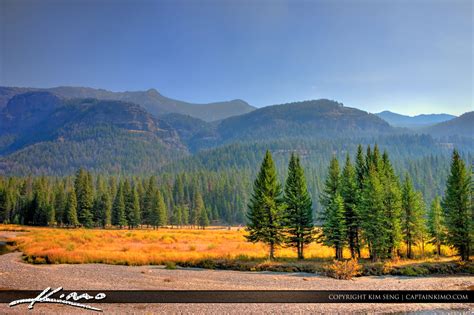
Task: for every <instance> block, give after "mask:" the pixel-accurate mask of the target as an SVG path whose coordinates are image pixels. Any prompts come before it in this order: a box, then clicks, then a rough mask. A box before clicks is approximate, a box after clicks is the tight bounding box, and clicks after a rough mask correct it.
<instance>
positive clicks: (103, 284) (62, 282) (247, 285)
mask: <svg viewBox="0 0 474 315" xmlns="http://www.w3.org/2000/svg"><path fill="white" fill-rule="evenodd" d="M48 286H50V287H53V288H56V287H58V286H62V287H63V288H64V289H65V290H113V289H124V290H139V289H149V290H159V289H162V290H172V289H176V290H186V289H189V290H213V289H215V290H221V289H222V290H226V289H227V290H229V289H249V290H250V289H254V290H265V289H277V290H278V289H290V290H304V289H307V290H369V289H372V290H435V289H446V290H466V289H471V290H472V289H473V288H474V277H472V276H464V275H458V276H438V277H416V278H414V277H394V276H386V277H359V278H355V279H354V280H349V281H345V280H335V279H332V278H328V277H324V276H319V275H315V274H309V273H275V272H239V271H223V270H203V269H176V270H167V269H164V268H163V267H161V266H137V267H132V266H118V265H105V264H55V265H31V264H27V263H24V262H22V260H21V253H19V252H14V253H8V254H5V255H0V290H5V289H34V290H43V289H44V288H46V287H48ZM97 305H100V306H99V307H100V308H101V309H103V311H104V312H105V313H106V314H111V313H120V314H123V313H133V314H150V313H158V314H175V313H193V314H200V313H213V314H223V313H229V314H242V313H266V314H274V313H291V314H295V313H312V314H314V313H326V314H327V313H352V312H358V313H360V312H363V313H367V312H369V313H398V312H417V311H427V310H444V311H448V310H451V311H453V310H456V311H457V312H460V313H466V314H468V313H470V312H471V311H472V310H473V309H474V305H473V304H352V305H348V304H345V305H344V304H187V305H184V304H148V305H144V304H97ZM26 307H27V306H26V305H18V306H15V307H14V308H9V307H8V305H6V304H0V313H1V314H24V313H25V312H26ZM72 312H74V313H84V314H85V313H89V314H91V313H92V312H91V311H83V310H80V309H72V308H71V307H67V306H61V305H44V304H43V305H40V304H37V305H36V306H35V308H34V310H33V311H31V313H32V314H34V313H37V314H42V313H47V314H50V313H61V314H71V313H72Z"/></svg>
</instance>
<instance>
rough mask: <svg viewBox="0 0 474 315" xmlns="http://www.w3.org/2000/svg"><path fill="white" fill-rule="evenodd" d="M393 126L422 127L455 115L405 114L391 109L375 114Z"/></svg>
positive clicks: (449, 118) (446, 119)
mask: <svg viewBox="0 0 474 315" xmlns="http://www.w3.org/2000/svg"><path fill="white" fill-rule="evenodd" d="M375 115H377V116H379V117H380V118H382V119H383V120H385V121H386V122H388V123H389V124H390V125H392V126H394V127H406V128H422V127H427V126H431V125H434V124H437V123H441V122H445V121H448V120H451V119H453V118H455V117H456V116H453V115H449V114H421V115H416V116H407V115H401V114H397V113H394V112H391V111H388V110H386V111H383V112H380V113H377V114H375Z"/></svg>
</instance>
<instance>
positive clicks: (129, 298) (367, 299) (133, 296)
mask: <svg viewBox="0 0 474 315" xmlns="http://www.w3.org/2000/svg"><path fill="white" fill-rule="evenodd" d="M41 292H42V291H30V290H11V291H10V290H9V291H0V303H10V302H12V301H15V300H19V299H32V298H35V297H37V296H38V295H39V294H40V293H41ZM73 292H77V295H81V294H85V293H87V294H89V296H91V297H95V296H97V295H98V294H99V293H104V294H105V298H103V299H98V300H96V299H94V298H91V299H89V300H86V299H81V300H78V301H77V302H81V303H85V304H91V303H474V291H431V290H429V291H428V290H426V291H322V290H312V291H309V290H304V291H302V290H301V291H300V290H296V291H295V290H265V291H263V290H262V291H260V290H254V291H245V290H220V291H216V290H155V291H151V290H145V291H95V290H94V291H92V290H91V291H84V290H82V291H70V290H67V291H60V292H57V293H55V294H54V295H52V296H50V298H56V299H58V298H61V299H63V300H64V299H66V297H67V296H68V295H69V294H71V293H73ZM61 295H63V296H62V297H61ZM69 301H74V300H72V299H69Z"/></svg>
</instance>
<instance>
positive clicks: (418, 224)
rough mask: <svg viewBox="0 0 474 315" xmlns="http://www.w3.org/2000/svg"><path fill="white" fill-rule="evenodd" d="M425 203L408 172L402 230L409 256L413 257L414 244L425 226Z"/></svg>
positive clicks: (404, 193)
mask: <svg viewBox="0 0 474 315" xmlns="http://www.w3.org/2000/svg"><path fill="white" fill-rule="evenodd" d="M423 215H424V203H423V198H422V196H421V194H418V193H417V192H416V191H415V190H414V189H413V184H412V181H411V178H410V177H409V176H408V174H406V176H405V181H404V183H403V187H402V231H403V236H404V241H405V244H406V249H407V254H406V255H407V257H408V258H410V259H413V245H415V244H416V243H417V242H418V241H419V240H420V239H421V235H422V232H423V228H424V221H423Z"/></svg>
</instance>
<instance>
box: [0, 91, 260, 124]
mask: <svg viewBox="0 0 474 315" xmlns="http://www.w3.org/2000/svg"><path fill="white" fill-rule="evenodd" d="M35 91H42V92H49V93H51V94H54V95H56V96H59V97H62V98H95V99H98V100H115V101H124V102H129V103H135V104H138V105H140V106H142V107H143V108H144V109H146V110H147V111H148V112H149V113H150V114H152V115H155V116H158V115H162V114H166V113H180V114H185V115H189V116H192V117H195V118H199V119H202V120H204V121H215V120H220V119H224V118H227V117H230V116H235V115H240V114H245V113H248V112H250V111H252V110H254V109H255V107H253V106H250V105H249V104H247V103H246V102H245V101H242V100H232V101H225V102H215V103H208V104H193V103H188V102H183V101H178V100H175V99H172V98H168V97H166V96H163V95H161V94H160V93H159V92H158V91H157V90H155V89H149V90H147V91H133V92H112V91H107V90H103V89H93V88H87V87H55V88H49V89H38V88H16V87H0V110H1V109H2V108H4V107H5V106H6V105H7V104H8V101H9V100H10V99H11V98H12V97H13V96H15V95H18V94H22V93H26V92H35Z"/></svg>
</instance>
